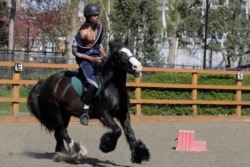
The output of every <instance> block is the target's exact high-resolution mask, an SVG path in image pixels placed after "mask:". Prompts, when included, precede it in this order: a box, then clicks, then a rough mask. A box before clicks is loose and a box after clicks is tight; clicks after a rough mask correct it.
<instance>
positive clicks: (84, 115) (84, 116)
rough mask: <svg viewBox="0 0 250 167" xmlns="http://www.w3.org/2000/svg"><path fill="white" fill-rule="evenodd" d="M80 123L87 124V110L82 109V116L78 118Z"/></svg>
mask: <svg viewBox="0 0 250 167" xmlns="http://www.w3.org/2000/svg"><path fill="white" fill-rule="evenodd" d="M80 123H81V124H82V125H88V124H89V109H83V114H82V115H81V117H80Z"/></svg>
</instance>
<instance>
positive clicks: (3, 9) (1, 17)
mask: <svg viewBox="0 0 250 167" xmlns="http://www.w3.org/2000/svg"><path fill="white" fill-rule="evenodd" d="M7 16H8V10H7V3H6V1H4V0H0V47H2V46H6V45H7V43H8V41H7V39H8V33H7V29H8V24H7V22H8V20H9V19H8V17H7Z"/></svg>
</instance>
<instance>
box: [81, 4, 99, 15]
mask: <svg viewBox="0 0 250 167" xmlns="http://www.w3.org/2000/svg"><path fill="white" fill-rule="evenodd" d="M99 14H100V8H99V6H98V5H96V4H93V3H90V4H88V5H86V6H85V7H84V16H85V17H86V18H88V17H89V16H92V15H99Z"/></svg>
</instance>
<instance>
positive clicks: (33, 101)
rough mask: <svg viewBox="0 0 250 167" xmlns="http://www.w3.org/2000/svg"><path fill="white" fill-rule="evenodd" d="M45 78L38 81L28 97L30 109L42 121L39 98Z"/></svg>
mask: <svg viewBox="0 0 250 167" xmlns="http://www.w3.org/2000/svg"><path fill="white" fill-rule="evenodd" d="M44 81H45V80H39V81H38V83H37V84H36V85H35V86H34V87H33V88H32V89H31V91H30V93H29V96H28V99H27V107H28V109H29V111H30V112H31V113H32V114H33V115H34V116H35V117H36V118H37V119H38V120H39V121H40V122H41V121H42V119H41V112H40V109H39V103H38V98H39V95H40V92H41V88H42V86H43V83H44Z"/></svg>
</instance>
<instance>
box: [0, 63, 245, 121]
mask: <svg viewBox="0 0 250 167" xmlns="http://www.w3.org/2000/svg"><path fill="white" fill-rule="evenodd" d="M15 65H16V63H15V62H0V67H9V68H11V69H12V71H13V72H12V78H11V79H3V78H1V77H0V85H2V84H8V85H12V87H11V89H12V90H11V91H12V96H11V97H0V103H4V102H9V103H11V104H12V115H11V116H0V122H27V121H28V122H30V121H35V119H34V117H33V116H22V115H20V111H19V110H20V108H19V105H20V103H26V102H27V97H20V93H19V92H20V85H34V84H36V83H37V80H34V79H32V80H27V79H21V74H22V72H18V71H15V70H13V69H14V67H15ZM22 65H23V69H25V68H35V69H38V68H48V69H49V68H51V69H52V68H53V69H60V70H66V69H74V70H75V69H77V68H78V66H77V65H75V64H44V63H29V62H24V63H22ZM143 72H164V73H189V74H191V75H192V83H191V84H162V83H142V82H141V80H140V78H136V79H135V81H134V82H127V84H126V85H127V87H131V88H135V98H134V99H130V102H131V104H134V105H135V108H136V113H135V115H131V118H132V120H141V121H143V120H158V121H161V120H173V119H174V120H197V119H198V120H202V119H250V117H249V116H242V114H241V107H242V106H248V105H250V101H243V100H242V91H250V86H244V85H243V84H242V81H241V80H236V84H235V85H232V86H225V85H201V84H198V75H200V74H217V75H218V74H222V75H223V74H226V75H234V76H237V75H238V74H239V73H238V72H237V71H218V70H198V69H171V68H152V67H145V68H143ZM247 75H249V76H250V72H248V71H244V76H247ZM142 88H149V89H150V88H160V89H189V90H191V92H192V93H191V96H192V97H191V99H190V100H157V99H142V97H141V93H142ZM198 90H233V91H235V100H234V101H215V100H198ZM143 104H186V105H192V109H193V116H143V114H142V105H143ZM197 105H219V106H235V115H233V116H198V115H197ZM73 119H75V118H73Z"/></svg>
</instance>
